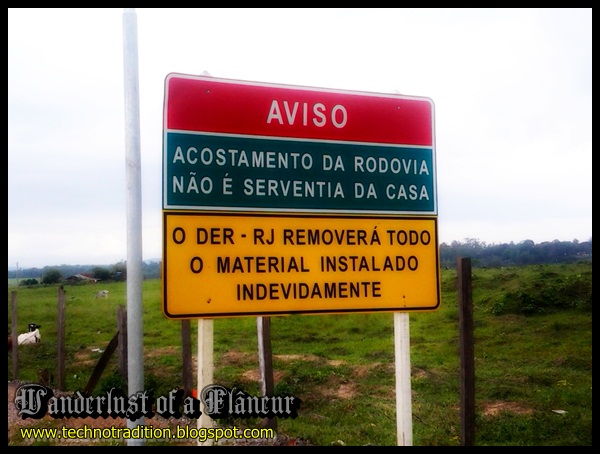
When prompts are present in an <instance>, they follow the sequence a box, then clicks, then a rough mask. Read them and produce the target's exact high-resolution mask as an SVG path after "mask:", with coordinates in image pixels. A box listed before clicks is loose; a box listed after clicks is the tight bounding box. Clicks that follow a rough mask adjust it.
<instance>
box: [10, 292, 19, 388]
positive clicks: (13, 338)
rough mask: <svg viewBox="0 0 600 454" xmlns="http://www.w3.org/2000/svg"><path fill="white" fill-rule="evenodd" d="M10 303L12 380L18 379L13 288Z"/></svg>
mask: <svg viewBox="0 0 600 454" xmlns="http://www.w3.org/2000/svg"><path fill="white" fill-rule="evenodd" d="M10 305H11V314H12V316H11V328H10V337H11V341H12V342H11V343H12V373H13V380H18V379H19V348H18V347H19V345H18V343H19V332H18V326H17V321H18V320H17V292H16V291H15V290H13V291H12V292H10Z"/></svg>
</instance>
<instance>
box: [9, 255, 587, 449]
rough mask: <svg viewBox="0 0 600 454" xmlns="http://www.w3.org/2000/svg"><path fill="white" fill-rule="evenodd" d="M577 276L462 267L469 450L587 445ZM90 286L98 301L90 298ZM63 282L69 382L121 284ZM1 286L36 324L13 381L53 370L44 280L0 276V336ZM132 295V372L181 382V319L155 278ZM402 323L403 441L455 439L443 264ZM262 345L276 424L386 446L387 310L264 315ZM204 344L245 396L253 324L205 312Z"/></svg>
mask: <svg viewBox="0 0 600 454" xmlns="http://www.w3.org/2000/svg"><path fill="white" fill-rule="evenodd" d="M591 278H592V265H591V262H581V263H577V264H571V265H535V266H529V267H519V268H489V269H473V304H474V335H475V367H476V379H475V388H476V421H475V423H476V433H475V444H476V445H480V446H536V445H539V446H552V445H556V446H591V445H592V310H591ZM99 285H100V287H99ZM104 288H105V289H107V290H109V297H108V298H107V299H96V298H95V292H96V291H98V290H100V289H104ZM65 290H66V292H67V293H66V306H67V312H66V337H67V339H66V344H67V358H68V361H67V366H66V370H67V374H66V385H67V389H68V390H70V391H76V390H81V389H83V388H84V387H85V385H86V383H87V380H88V379H89V377H90V374H91V371H92V369H93V367H94V366H95V364H96V362H97V361H98V359H99V357H100V355H101V353H100V352H98V351H97V349H104V348H106V346H107V344H108V342H109V341H110V339H111V338H112V337H113V336H114V334H115V332H116V312H117V308H118V306H119V305H123V306H125V305H126V297H125V290H126V289H125V283H122V282H121V283H106V284H96V285H81V286H65ZM12 291H16V297H17V301H18V324H19V332H23V331H24V330H25V329H26V326H27V324H28V323H29V322H35V323H38V324H40V325H42V328H41V333H42V341H41V343H40V344H38V345H33V346H28V347H27V348H25V347H23V348H21V349H20V350H19V360H20V363H19V364H20V374H19V375H20V376H19V377H18V378H19V379H21V380H26V381H33V382H38V380H39V375H38V374H39V370H40V369H44V368H45V369H48V370H49V371H50V372H52V371H54V370H55V369H56V339H57V337H56V334H57V327H56V312H57V310H56V308H57V295H58V288H57V286H48V287H46V286H36V287H32V288H22V287H19V288H17V287H11V286H10V285H9V288H8V332H9V333H10V329H11V328H10V327H11V305H10V301H11V292H12ZM143 301H144V306H143V311H144V314H143V317H144V320H143V325H144V381H145V384H146V387H147V388H148V389H152V390H154V391H155V394H156V395H163V394H167V393H168V391H170V390H171V389H172V388H173V387H174V386H181V385H182V378H181V375H182V372H181V369H182V364H181V331H180V329H181V323H180V322H178V321H172V320H167V319H165V318H164V316H163V315H162V312H161V306H160V281H159V280H147V281H144V284H143ZM409 320H410V343H411V347H410V349H411V350H410V352H411V387H412V416H413V417H412V422H413V444H414V445H416V446H436V445H438V446H452V445H459V444H460V370H459V350H458V347H459V346H458V339H459V332H458V311H457V294H456V271H455V270H452V269H448V270H442V305H441V308H440V309H439V310H438V311H435V312H430V313H429V312H428V313H411V314H410V316H409ZM191 326H192V348H193V351H194V355H195V353H196V327H197V324H196V323H195V322H192V323H191ZM271 342H272V349H273V367H274V376H275V394H291V395H294V396H296V397H299V398H301V399H302V406H301V408H300V410H299V412H298V417H297V418H295V419H291V418H288V419H279V420H277V427H278V431H279V432H281V433H284V434H287V435H289V436H293V437H298V438H301V439H304V440H308V441H309V442H310V443H311V444H313V445H324V446H328V445H338V444H343V445H348V446H350V445H388V446H393V445H396V415H395V376H394V326H393V314H389V313H388V314H369V313H365V314H352V315H292V316H284V317H272V318H271ZM214 345H215V347H214V363H215V370H214V381H215V383H218V384H221V385H224V386H227V387H229V388H233V387H238V388H240V389H243V390H244V391H246V392H248V393H249V394H252V395H259V394H260V393H259V381H258V359H257V331H256V319H255V318H253V317H244V318H225V319H216V320H215V321H214ZM117 370H118V369H117V361H116V358H112V359H111V361H110V363H109V365H108V368H107V370H106V371H105V373H104V375H103V377H102V379H101V381H100V383H99V385H98V386H97V388H96V392H103V391H106V390H108V389H110V388H111V387H113V386H120V385H122V384H123V380H122V378H121V377H120V376H119V375H118V372H117ZM13 378H14V377H12V358H11V354H10V353H9V355H8V379H9V380H11V379H13ZM222 423H223V424H232V423H235V424H236V425H238V426H248V427H258V426H259V424H260V421H259V420H237V421H222ZM9 444H13V445H18V444H19V440H9Z"/></svg>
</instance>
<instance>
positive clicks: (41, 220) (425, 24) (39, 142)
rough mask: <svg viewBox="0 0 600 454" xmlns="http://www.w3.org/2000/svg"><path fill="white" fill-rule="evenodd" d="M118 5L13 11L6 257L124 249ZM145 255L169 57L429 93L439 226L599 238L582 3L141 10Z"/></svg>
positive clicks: (261, 78) (190, 66)
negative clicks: (594, 206)
mask: <svg viewBox="0 0 600 454" xmlns="http://www.w3.org/2000/svg"><path fill="white" fill-rule="evenodd" d="M123 11H124V10H123V9H112V8H107V9H37V8H30V9H16V8H9V9H8V266H9V269H14V267H15V266H16V264H17V263H18V266H19V267H20V268H31V267H44V266H47V265H60V264H71V265H75V264H99V265H109V264H114V263H117V262H119V261H121V260H126V258H127V238H126V236H127V235H126V233H127V231H126V229H127V214H126V187H125V182H126V181H125V180H126V177H125V173H126V170H125V143H126V142H125V120H124V118H125V116H124V66H123ZM135 12H136V16H137V25H138V30H137V39H138V55H139V66H138V71H139V100H140V134H141V172H142V216H143V218H142V228H143V236H142V239H143V257H144V259H159V258H160V257H161V254H162V252H161V251H162V224H161V212H162V193H161V186H162V165H163V164H162V154H163V150H162V138H163V101H164V95H165V93H164V84H165V77H166V76H167V74H169V73H173V72H175V73H183V74H191V75H200V74H202V73H203V72H207V73H209V74H210V75H211V76H214V77H218V78H227V79H237V80H244V81H256V82H264V83H272V84H289V85H298V86H307V87H315V88H327V89H340V90H352V91H366V92H376V93H388V94H391V93H401V94H404V95H409V96H418V97H427V98H430V99H431V100H433V102H434V104H435V140H436V148H435V153H436V165H437V194H438V220H439V242H440V243H442V242H446V243H451V242H452V241H455V240H456V241H464V240H465V239H467V238H471V239H477V240H479V241H480V242H484V243H486V244H499V243H509V242H514V243H519V242H521V241H524V240H533V241H534V242H536V243H540V242H544V241H553V240H560V241H572V240H574V239H577V240H579V241H587V240H590V239H591V237H592V9H591V8H589V9H430V8H427V9H235V8H234V9H145V8H140V9H136V10H135Z"/></svg>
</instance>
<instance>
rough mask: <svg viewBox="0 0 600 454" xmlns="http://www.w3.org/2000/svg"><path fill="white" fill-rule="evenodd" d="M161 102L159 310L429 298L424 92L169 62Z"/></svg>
mask: <svg viewBox="0 0 600 454" xmlns="http://www.w3.org/2000/svg"><path fill="white" fill-rule="evenodd" d="M164 108H165V111H164V124H163V276H162V279H163V295H162V297H163V311H164V313H165V315H166V316H167V317H169V318H212V317H219V316H239V315H269V314H271V315H274V314H292V313H327V312H329V313H338V312H359V311H360V312H365V311H369V312H376V311H417V310H423V311H425V310H433V309H436V308H437V307H439V304H440V293H439V260H438V239H437V209H438V208H437V188H436V164H435V140H434V110H433V102H432V101H431V100H430V99H429V98H417V97H408V96H402V95H391V94H379V93H367V92H351V91H342V90H328V89H314V88H308V87H298V86H288V85H275V84H264V83H256V82H245V81H236V80H228V79H217V78H212V77H201V76H189V75H182V74H169V75H168V76H167V78H166V80H165V103H164ZM395 234H397V235H398V236H397V237H394V236H393V235H395ZM413 241H416V242H414V243H413Z"/></svg>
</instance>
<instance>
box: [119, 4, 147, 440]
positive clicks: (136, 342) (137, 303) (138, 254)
mask: <svg viewBox="0 0 600 454" xmlns="http://www.w3.org/2000/svg"><path fill="white" fill-rule="evenodd" d="M123 66H124V73H125V143H126V149H125V163H126V182H127V358H128V368H127V383H128V391H129V396H132V395H135V394H137V393H141V392H143V391H144V348H143V347H144V346H143V342H142V336H143V323H142V315H143V310H142V281H143V276H142V260H143V259H142V195H141V191H142V190H141V188H142V181H141V180H142V179H141V170H140V169H141V166H140V108H139V104H140V103H139V77H138V53H137V16H136V13H135V9H134V8H124V11H123ZM143 424H144V418H143V417H141V418H139V419H137V420H136V421H131V420H129V419H128V420H127V427H128V428H130V429H133V428H135V427H136V426H138V425H143ZM145 443H146V442H145V440H144V439H128V440H127V445H130V446H132V445H136V446H142V445H145Z"/></svg>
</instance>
